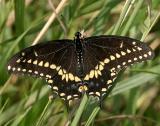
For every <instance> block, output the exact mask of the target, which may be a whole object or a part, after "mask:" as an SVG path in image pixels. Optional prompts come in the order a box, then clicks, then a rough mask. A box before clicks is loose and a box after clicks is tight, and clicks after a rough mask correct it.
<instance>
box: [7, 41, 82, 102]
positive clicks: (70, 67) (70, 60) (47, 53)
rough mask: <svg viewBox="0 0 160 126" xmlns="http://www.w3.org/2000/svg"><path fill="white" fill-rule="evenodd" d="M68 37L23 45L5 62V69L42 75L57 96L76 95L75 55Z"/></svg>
mask: <svg viewBox="0 0 160 126" xmlns="http://www.w3.org/2000/svg"><path fill="white" fill-rule="evenodd" d="M75 52H76V50H75V46H74V44H73V41H72V40H55V41H52V42H46V43H41V44H37V45H35V46H31V47H29V48H26V49H24V50H22V51H20V52H19V53H17V54H16V55H14V56H13V57H12V58H11V59H10V60H9V62H8V71H9V72H11V73H15V74H29V75H32V76H36V77H41V78H44V79H45V80H46V81H47V82H48V84H49V85H50V87H51V88H52V90H53V91H54V92H55V93H57V94H58V95H59V96H60V97H61V98H63V99H67V100H70V99H72V98H73V97H74V98H76V97H79V95H81V94H77V88H78V87H77V85H76V83H78V82H80V81H81V80H80V79H79V78H78V76H76V67H75V66H76V65H77V60H76V55H75Z"/></svg>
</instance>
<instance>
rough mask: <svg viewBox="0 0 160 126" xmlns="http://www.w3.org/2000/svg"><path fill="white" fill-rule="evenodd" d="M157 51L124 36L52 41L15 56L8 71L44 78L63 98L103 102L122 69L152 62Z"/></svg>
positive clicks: (66, 99) (80, 35) (76, 35)
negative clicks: (88, 97)
mask: <svg viewBox="0 0 160 126" xmlns="http://www.w3.org/2000/svg"><path fill="white" fill-rule="evenodd" d="M153 57H154V52H153V51H152V49H151V48H150V47H149V46H147V45H146V44H145V43H143V42H141V41H139V40H136V39H132V38H128V37H122V36H106V35H101V36H93V37H88V38H85V37H83V36H82V34H81V33H80V32H77V33H76V34H75V37H74V40H70V39H63V40H52V41H49V42H45V43H40V44H37V45H34V46H31V47H28V48H26V49H23V50H21V51H20V52H18V53H17V54H15V55H14V56H13V57H12V58H11V59H10V60H9V62H8V65H7V67H8V71H9V72H10V73H14V74H28V75H31V76H36V77H40V78H43V79H45V80H46V81H47V83H48V85H49V86H50V88H51V89H52V91H53V92H54V93H55V94H57V95H58V96H59V97H60V98H61V99H64V100H65V101H70V100H73V99H79V98H80V97H82V95H83V94H84V93H86V94H87V95H88V96H96V97H98V98H99V99H102V98H103V97H104V96H105V94H106V92H107V91H108V90H109V88H111V87H112V86H113V82H114V80H115V79H116V77H117V75H118V73H119V71H120V70H122V69H124V68H126V67H127V66H130V65H132V64H134V63H138V62H142V61H146V60H150V59H152V58H153Z"/></svg>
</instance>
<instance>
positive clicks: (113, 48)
mask: <svg viewBox="0 0 160 126" xmlns="http://www.w3.org/2000/svg"><path fill="white" fill-rule="evenodd" d="M84 50H85V51H84V52H85V54H84V55H85V56H84V58H85V73H86V76H85V77H84V80H85V81H86V83H88V88H89V89H88V94H89V95H96V96H98V97H100V98H101V96H102V95H104V94H105V93H106V91H107V89H108V88H109V87H111V86H112V83H113V82H114V80H115V78H116V77H117V74H118V72H119V71H120V70H121V69H123V68H125V67H126V66H129V65H132V64H133V63H137V62H142V61H145V60H149V59H152V58H153V56H154V53H153V51H152V50H151V48H150V47H148V46H147V45H146V44H145V43H142V42H140V41H139V40H135V39H131V38H128V37H121V36H95V37H89V38H85V39H84Z"/></svg>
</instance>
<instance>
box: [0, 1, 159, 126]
mask: <svg viewBox="0 0 160 126" xmlns="http://www.w3.org/2000/svg"><path fill="white" fill-rule="evenodd" d="M25 4H26V5H25ZM51 4H53V5H51ZM24 5H25V6H24ZM57 7H58V10H57V9H56V8H57ZM13 12H15V16H14V14H13ZM55 12H56V13H55ZM159 12H160V2H159V0H151V1H145V0H126V1H124V0H107V1H106V0H99V1H97V0H81V1H75V0H70V1H69V0H62V1H61V2H59V1H58V0H54V1H53V0H52V1H49V0H48V1H42V0H41V1H33V0H31V1H29V0H26V3H25V2H24V1H21V0H8V1H5V0H0V125H4V126H26V125H27V126H28V125H29V126H34V125H36V126H43V125H47V126H64V125H65V126H67V125H72V126H77V125H79V124H82V125H85V126H90V125H99V126H104V125H105V126H114V125H118V126H121V125H122V126H136V125H140V126H143V125H144V126H146V125H147V126H152V125H154V126H158V125H160V118H159V117H160V114H159V110H160V100H159V99H160V98H159V96H160V95H159V94H160V79H159V78H160V72H159V71H160V65H159V62H160V49H159V46H160V42H159V40H160V37H159V33H160V30H159V28H158V27H159V20H160V18H159V17H160V13H159ZM82 29H84V30H85V32H86V33H87V35H88V36H92V35H100V34H114V35H123V36H130V37H133V38H136V39H139V40H141V41H145V42H146V43H147V44H148V45H150V46H151V47H152V48H153V50H154V51H155V58H154V59H153V60H152V61H148V62H145V63H141V64H137V65H134V66H132V67H129V68H127V69H126V70H125V71H123V72H122V73H121V74H120V75H119V77H118V80H117V83H116V85H115V88H113V90H112V91H111V92H110V93H109V94H108V95H109V96H108V97H107V98H106V99H104V101H103V108H102V109H100V108H99V106H98V105H97V103H96V102H95V100H94V99H92V98H87V97H86V95H85V96H84V98H83V99H82V100H81V104H80V106H79V107H78V108H76V107H74V106H73V107H72V108H71V112H70V113H68V112H67V109H66V107H65V105H64V103H63V102H62V101H61V100H60V99H59V98H56V99H55V98H54V99H52V100H50V99H49V98H48V95H49V94H50V93H51V92H50V90H49V88H48V87H47V86H46V84H45V82H44V81H42V80H40V79H36V78H31V77H26V76H25V77H18V76H15V75H9V74H8V73H7V70H6V67H5V66H6V64H7V61H8V59H9V58H10V57H11V56H12V55H13V54H15V53H16V52H18V51H19V50H20V49H23V48H25V47H28V46H31V45H33V44H36V43H38V42H40V41H46V40H52V39H62V38H70V39H72V38H73V37H74V33H75V32H76V31H80V30H82Z"/></svg>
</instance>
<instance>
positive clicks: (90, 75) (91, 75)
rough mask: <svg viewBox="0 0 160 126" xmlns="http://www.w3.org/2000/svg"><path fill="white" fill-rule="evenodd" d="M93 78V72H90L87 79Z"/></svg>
mask: <svg viewBox="0 0 160 126" xmlns="http://www.w3.org/2000/svg"><path fill="white" fill-rule="evenodd" d="M93 77H94V70H91V71H90V73H89V78H93Z"/></svg>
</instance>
